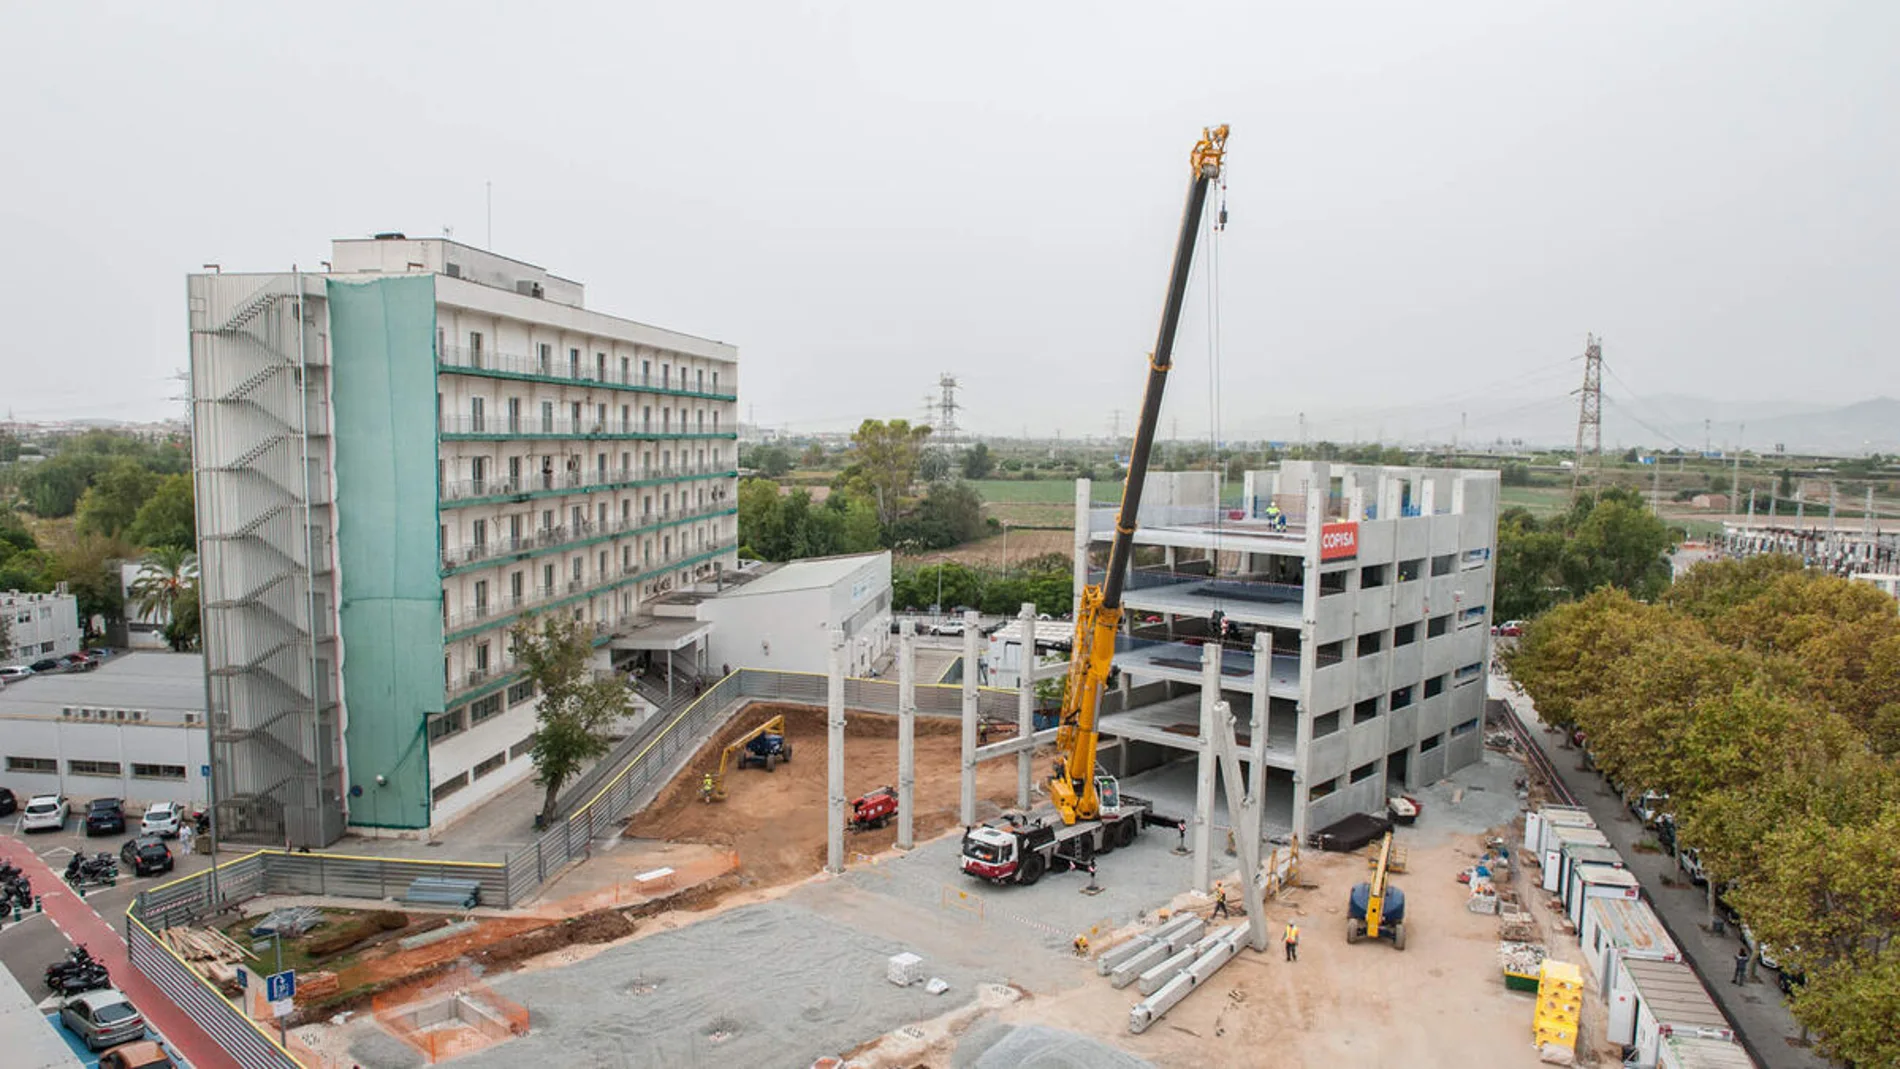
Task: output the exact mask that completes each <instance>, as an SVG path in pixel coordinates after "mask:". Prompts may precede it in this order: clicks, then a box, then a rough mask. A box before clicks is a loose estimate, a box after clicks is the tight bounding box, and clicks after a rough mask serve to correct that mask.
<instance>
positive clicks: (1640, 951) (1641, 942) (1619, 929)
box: [1579, 898, 1682, 1002]
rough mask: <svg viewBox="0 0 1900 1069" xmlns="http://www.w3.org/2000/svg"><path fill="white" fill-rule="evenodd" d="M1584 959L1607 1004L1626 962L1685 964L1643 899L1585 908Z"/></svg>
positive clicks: (1597, 901)
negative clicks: (1620, 965)
mask: <svg viewBox="0 0 1900 1069" xmlns="http://www.w3.org/2000/svg"><path fill="white" fill-rule="evenodd" d="M1579 935H1580V937H1581V938H1582V940H1583V953H1584V956H1585V957H1587V958H1588V959H1589V960H1590V964H1591V965H1592V966H1593V967H1594V968H1595V970H1596V977H1597V994H1598V995H1599V996H1601V997H1602V998H1603V999H1604V1000H1605V1001H1606V1002H1607V1001H1608V1000H1609V997H1610V994H1611V991H1612V989H1613V988H1614V986H1615V984H1616V978H1617V975H1618V973H1617V968H1616V967H1617V965H1618V964H1620V963H1621V962H1623V961H1624V960H1625V959H1636V960H1640V961H1681V960H1682V951H1681V950H1679V949H1677V947H1676V941H1675V940H1673V939H1671V938H1669V932H1668V931H1667V930H1666V929H1664V928H1663V925H1662V921H1661V920H1659V919H1658V918H1657V916H1656V911H1655V910H1652V909H1650V908H1649V903H1647V902H1645V901H1643V900H1642V899H1640V898H1592V899H1590V900H1588V901H1587V902H1585V903H1584V904H1583V927H1582V929H1581V931H1580V932H1579Z"/></svg>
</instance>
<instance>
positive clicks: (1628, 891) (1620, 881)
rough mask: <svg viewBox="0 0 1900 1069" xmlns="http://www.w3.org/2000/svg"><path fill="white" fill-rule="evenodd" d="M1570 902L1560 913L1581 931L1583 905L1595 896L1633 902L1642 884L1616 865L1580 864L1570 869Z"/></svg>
mask: <svg viewBox="0 0 1900 1069" xmlns="http://www.w3.org/2000/svg"><path fill="white" fill-rule="evenodd" d="M1568 886H1569V887H1570V895H1569V899H1570V904H1569V905H1568V906H1567V907H1565V909H1564V912H1565V913H1566V914H1568V915H1569V917H1570V923H1572V924H1574V925H1576V926H1577V934H1578V935H1579V936H1581V935H1582V934H1583V905H1584V903H1585V902H1589V901H1592V900H1594V899H1598V898H1620V899H1625V900H1627V901H1631V902H1634V901H1636V900H1638V899H1640V898H1642V897H1643V886H1642V884H1640V883H1638V882H1637V881H1636V874H1635V873H1633V872H1631V871H1630V870H1628V869H1626V868H1623V867H1622V866H1620V865H1593V864H1588V863H1586V864H1582V865H1578V866H1576V867H1574V868H1572V869H1571V870H1570V882H1569V885H1568Z"/></svg>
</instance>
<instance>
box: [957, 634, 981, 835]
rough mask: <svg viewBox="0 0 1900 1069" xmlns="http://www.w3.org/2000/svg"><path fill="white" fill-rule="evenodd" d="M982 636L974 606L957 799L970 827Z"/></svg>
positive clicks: (966, 643)
mask: <svg viewBox="0 0 1900 1069" xmlns="http://www.w3.org/2000/svg"><path fill="white" fill-rule="evenodd" d="M982 637H983V630H982V617H980V616H978V615H977V613H976V610H975V609H971V610H970V611H968V612H966V613H964V614H963V770H962V771H963V775H962V784H961V790H960V791H959V792H958V799H957V802H958V804H957V819H958V820H959V822H961V823H962V824H963V826H964V827H966V828H967V827H969V826H970V825H972V824H975V823H976V722H977V715H978V711H977V697H976V677H977V673H978V672H979V671H980V668H981V666H980V665H979V664H978V661H977V640H978V639H980V638H982Z"/></svg>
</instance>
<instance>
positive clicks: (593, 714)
mask: <svg viewBox="0 0 1900 1069" xmlns="http://www.w3.org/2000/svg"><path fill="white" fill-rule="evenodd" d="M512 637H513V639H514V652H515V659H516V660H517V661H518V662H519V663H520V664H521V666H522V668H523V670H524V671H525V672H526V673H527V677H528V678H529V679H531V680H533V681H534V683H535V689H536V690H537V691H538V692H539V693H540V699H539V703H538V705H537V707H536V709H535V719H536V725H537V726H536V729H535V735H534V749H533V750H532V751H531V752H530V755H529V756H530V758H531V759H532V760H533V761H534V769H535V780H536V782H538V783H539V784H541V786H542V787H544V788H545V789H546V791H547V794H546V796H545V798H544V799H543V801H542V804H541V819H542V821H543V823H547V822H551V821H553V819H554V809H555V806H556V804H557V803H558V802H559V801H560V795H561V788H562V787H564V786H566V785H567V783H568V781H569V780H571V779H573V778H574V777H575V776H577V775H579V774H580V773H581V771H582V770H584V769H585V768H586V767H587V766H588V764H589V763H591V762H593V761H595V760H598V759H599V758H601V757H603V756H605V755H606V753H607V750H608V748H609V745H610V741H611V737H612V736H611V734H610V733H611V731H612V729H613V726H614V723H615V722H616V721H618V720H619V719H621V718H622V717H625V716H628V715H630V714H631V713H632V712H633V701H632V699H631V697H630V696H629V695H630V693H631V692H630V691H629V690H628V689H627V686H626V684H624V683H622V682H621V681H620V680H618V679H612V678H602V679H596V678H595V677H594V674H593V672H592V671H591V670H590V669H589V666H588V661H589V659H590V658H591V656H592V654H593V643H592V642H590V641H589V639H588V635H587V633H586V632H584V631H583V630H582V629H581V627H580V624H579V623H578V622H576V621H574V620H572V619H569V618H567V617H564V616H559V615H547V616H539V617H535V616H530V617H528V618H527V619H525V620H523V621H522V622H521V623H519V624H516V625H515V627H514V631H513V633H512Z"/></svg>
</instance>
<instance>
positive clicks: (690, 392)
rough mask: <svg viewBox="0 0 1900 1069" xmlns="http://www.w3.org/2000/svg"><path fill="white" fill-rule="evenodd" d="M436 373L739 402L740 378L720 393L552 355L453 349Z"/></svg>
mask: <svg viewBox="0 0 1900 1069" xmlns="http://www.w3.org/2000/svg"><path fill="white" fill-rule="evenodd" d="M436 369H437V370H438V371H440V372H448V373H451V374H459V375H479V376H482V377H483V378H493V379H514V380H517V381H522V382H550V383H555V384H558V385H563V386H565V385H576V386H602V387H606V388H609V389H615V390H635V391H639V392H642V393H656V394H669V395H672V396H675V397H695V398H701V399H704V400H708V401H737V400H738V399H739V392H738V391H739V384H738V382H737V381H736V378H735V379H730V380H729V381H727V382H724V383H721V384H720V388H719V389H717V390H709V389H695V388H692V387H691V386H689V385H687V383H686V382H684V381H672V382H669V381H667V380H664V379H662V378H660V377H659V376H658V375H642V374H640V373H639V372H638V371H634V370H631V369H629V370H628V372H627V373H626V374H624V375H623V374H621V373H620V368H619V367H617V366H615V364H614V363H610V364H609V365H608V367H607V368H606V369H605V371H604V372H603V370H602V369H601V368H600V366H599V365H598V363H588V362H587V361H586V360H582V361H581V362H580V363H579V364H575V363H573V362H572V361H570V360H568V359H567V357H566V355H565V354H563V355H561V356H559V357H556V356H553V355H550V357H549V359H547V360H542V359H540V358H539V357H531V356H521V355H518V354H515V353H498V352H492V351H490V350H487V349H480V350H477V349H470V348H467V347H464V346H455V345H452V346H449V347H448V348H447V349H446V350H445V351H444V352H443V353H442V355H441V357H440V358H439V359H438V360H437V361H436ZM722 370H726V372H727V374H728V375H729V376H733V375H734V374H735V373H734V372H733V371H732V370H730V369H722Z"/></svg>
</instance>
